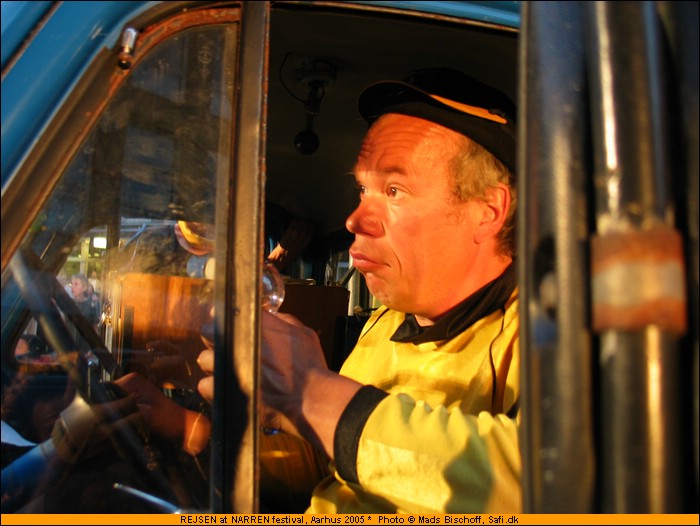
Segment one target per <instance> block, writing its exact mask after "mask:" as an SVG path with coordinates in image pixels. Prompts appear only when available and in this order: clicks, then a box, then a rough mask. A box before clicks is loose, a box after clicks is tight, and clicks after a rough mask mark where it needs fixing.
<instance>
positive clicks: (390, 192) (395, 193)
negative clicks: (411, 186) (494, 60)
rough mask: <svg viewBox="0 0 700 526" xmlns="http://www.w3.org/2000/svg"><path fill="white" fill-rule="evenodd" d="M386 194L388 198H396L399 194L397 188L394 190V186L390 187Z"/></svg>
mask: <svg viewBox="0 0 700 526" xmlns="http://www.w3.org/2000/svg"><path fill="white" fill-rule="evenodd" d="M386 193H387V195H389V197H397V196H398V195H399V193H400V190H399V189H398V188H396V187H395V186H390V187H389V188H388V189H387V192H386Z"/></svg>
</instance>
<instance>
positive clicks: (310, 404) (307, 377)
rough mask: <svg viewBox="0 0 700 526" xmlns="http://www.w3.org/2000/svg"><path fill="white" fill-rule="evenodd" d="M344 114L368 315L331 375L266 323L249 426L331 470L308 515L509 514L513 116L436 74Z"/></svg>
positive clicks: (512, 508) (516, 476) (456, 77)
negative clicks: (304, 446) (284, 437)
mask: <svg viewBox="0 0 700 526" xmlns="http://www.w3.org/2000/svg"><path fill="white" fill-rule="evenodd" d="M359 107H360V112H361V113H362V114H363V116H364V117H365V118H366V119H367V120H368V121H369V122H370V123H371V128H370V130H369V132H368V134H367V136H366V137H365V139H364V142H363V143H362V147H361V150H360V153H359V157H358V160H357V164H356V166H355V172H354V173H355V178H356V180H357V184H358V188H359V192H360V203H359V205H358V207H357V209H356V210H355V211H354V212H353V213H352V214H351V215H350V217H349V218H348V219H347V222H346V226H347V228H348V229H349V230H350V231H351V232H352V233H354V234H355V241H354V243H353V245H352V247H351V249H350V254H351V256H352V260H353V264H354V266H355V267H356V268H357V269H358V270H359V271H360V272H362V274H363V275H364V277H365V280H366V283H367V286H368V288H369V289H370V291H371V292H372V294H373V295H374V297H375V298H377V299H378V300H379V301H380V302H381V304H382V307H381V308H379V309H377V310H376V312H375V313H374V314H373V315H372V317H371V318H370V319H369V321H368V322H367V324H366V325H365V328H364V330H363V332H362V334H361V336H360V338H359V341H358V343H357V346H356V347H355V349H354V350H353V352H352V353H351V355H350V356H349V358H348V359H347V361H346V363H345V364H344V365H343V367H342V369H341V371H340V374H336V373H334V372H332V371H330V370H329V369H328V368H327V367H326V365H325V363H324V360H323V353H322V351H321V347H320V345H319V343H318V339H317V337H316V335H315V333H314V332H313V331H312V330H311V329H308V328H306V327H303V326H301V325H300V324H299V323H298V322H297V321H296V320H294V319H292V318H291V317H287V316H283V315H278V316H275V315H267V314H266V315H265V317H264V319H263V371H262V381H263V400H264V402H265V404H266V409H267V412H266V414H265V415H264V425H265V426H266V427H275V428H280V429H282V430H283V431H286V432H289V433H293V434H297V435H301V436H302V437H304V438H305V439H306V440H308V441H309V442H310V443H311V444H313V445H314V446H316V447H317V448H319V449H320V450H322V451H324V452H325V454H326V455H328V457H330V458H331V459H332V463H331V471H332V473H331V475H330V476H328V477H327V478H326V479H324V480H323V481H322V482H321V483H320V484H319V485H318V486H317V487H316V488H315V490H314V492H313V497H312V500H311V505H310V507H309V509H308V511H309V512H312V513H357V512H364V513H368V512H369V513H393V512H409V513H443V512H446V513H480V512H484V513H498V512H510V513H514V512H519V511H521V490H520V454H519V449H518V436H517V435H518V431H517V427H518V397H519V352H518V300H517V287H516V277H515V269H514V263H513V258H514V245H515V243H514V210H515V203H516V192H515V188H514V176H513V171H514V164H515V161H514V159H515V133H514V130H515V126H514V121H513V117H514V108H513V107H512V105H511V103H510V102H509V101H508V99H507V98H506V97H505V96H504V95H502V94H501V93H499V92H497V91H495V90H493V89H492V88H490V87H488V86H485V85H483V84H481V83H480V82H478V81H476V80H475V79H473V78H471V77H469V76H466V75H463V74H461V73H459V72H456V71H453V70H447V69H433V70H426V71H421V72H418V73H416V74H415V75H413V76H412V77H410V78H408V79H405V80H404V81H402V82H381V83H378V84H375V85H372V86H370V87H369V88H368V89H367V90H365V91H364V92H363V94H362V95H361V97H360V100H359ZM202 387H203V388H204V391H205V392H206V389H207V388H206V385H205V386H202Z"/></svg>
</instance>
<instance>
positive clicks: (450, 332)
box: [391, 262, 517, 344]
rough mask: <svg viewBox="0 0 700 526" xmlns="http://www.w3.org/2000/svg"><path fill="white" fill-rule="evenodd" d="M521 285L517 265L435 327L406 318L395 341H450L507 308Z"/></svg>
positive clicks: (513, 264)
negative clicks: (506, 305)
mask: <svg viewBox="0 0 700 526" xmlns="http://www.w3.org/2000/svg"><path fill="white" fill-rule="evenodd" d="M516 285H517V279H516V273H515V263H514V262H513V263H511V264H510V265H509V266H508V268H507V269H506V270H505V271H504V272H503V274H501V275H500V276H499V277H497V278H496V279H495V280H493V281H491V282H490V283H487V284H486V285H484V286H483V287H481V288H480V289H479V290H477V291H476V292H475V293H474V294H472V295H471V296H469V297H468V298H467V299H465V300H464V301H463V302H461V303H459V304H458V305H457V306H455V307H454V308H453V309H452V310H450V311H449V312H448V313H447V314H445V315H444V316H443V317H442V318H440V319H439V320H438V321H437V323H435V325H430V326H428V327H421V326H420V325H418V322H417V321H416V316H415V315H414V314H406V318H405V319H404V321H403V322H402V323H401V325H399V327H398V329H396V332H394V334H393V335H392V336H391V341H394V342H411V343H414V344H419V343H425V342H437V341H441V340H449V339H450V338H452V337H454V336H455V335H457V334H459V333H460V332H462V331H464V330H466V329H467V328H468V327H470V326H471V325H472V324H473V323H474V322H475V321H477V320H480V319H481V318H483V317H485V316H488V315H489V314H491V313H493V312H495V311H497V310H498V309H501V308H503V306H504V305H505V304H506V301H508V298H510V296H511V294H513V290H515V286H516Z"/></svg>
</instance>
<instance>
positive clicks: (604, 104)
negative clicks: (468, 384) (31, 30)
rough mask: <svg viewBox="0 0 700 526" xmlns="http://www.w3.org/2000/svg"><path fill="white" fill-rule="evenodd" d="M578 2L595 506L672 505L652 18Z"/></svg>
mask: <svg viewBox="0 0 700 526" xmlns="http://www.w3.org/2000/svg"><path fill="white" fill-rule="evenodd" d="M587 9H588V12H587V15H588V22H589V28H590V36H591V44H592V45H591V48H590V66H591V67H590V78H591V94H592V97H591V106H592V119H593V142H594V144H593V146H594V156H595V173H594V181H595V192H596V203H595V209H596V211H595V223H596V232H595V234H594V236H593V238H592V241H591V271H592V283H591V287H592V293H591V296H592V326H593V330H594V331H595V332H596V333H597V334H598V335H599V343H600V355H599V367H600V399H599V404H600V408H599V412H598V414H599V416H600V420H599V422H598V425H599V430H600V462H599V466H600V470H601V474H600V479H599V481H600V495H601V506H602V509H601V511H602V512H604V513H674V512H679V511H681V506H682V493H683V492H682V491H681V490H682V477H681V467H680V466H681V454H682V453H681V452H682V449H681V442H682V440H681V436H680V426H679V414H678V407H679V402H680V400H679V394H680V393H679V389H678V384H679V375H680V370H679V346H678V340H679V337H680V336H681V335H683V334H684V333H685V331H686V324H687V316H686V285H685V269H684V255H683V243H682V236H681V235H680V234H679V232H678V231H677V230H676V228H675V226H674V203H673V201H672V199H671V198H670V192H669V184H670V180H671V174H670V173H669V163H668V158H667V147H668V145H667V144H666V143H665V140H666V139H667V129H668V128H667V122H666V120H665V113H664V111H663V109H664V107H665V100H666V99H665V93H664V85H663V79H665V78H666V77H665V75H666V73H665V70H664V66H665V64H664V62H663V59H662V53H661V42H660V36H661V35H660V27H659V20H658V17H657V13H656V11H655V9H656V7H655V3H653V2H591V3H590V4H589V6H587Z"/></svg>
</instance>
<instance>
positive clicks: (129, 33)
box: [118, 27, 139, 69]
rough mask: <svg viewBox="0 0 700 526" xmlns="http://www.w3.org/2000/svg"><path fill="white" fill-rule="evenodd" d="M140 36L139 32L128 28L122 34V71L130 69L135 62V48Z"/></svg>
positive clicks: (120, 59) (120, 62) (120, 60)
mask: <svg viewBox="0 0 700 526" xmlns="http://www.w3.org/2000/svg"><path fill="white" fill-rule="evenodd" d="M138 36H139V32H138V31H136V30H135V29H134V28H133V27H127V28H126V29H124V31H123V32H122V45H121V51H120V52H119V61H118V64H119V67H120V68H122V69H129V68H130V67H131V64H132V63H133V61H134V48H135V47H136V39H137V38H138Z"/></svg>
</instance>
